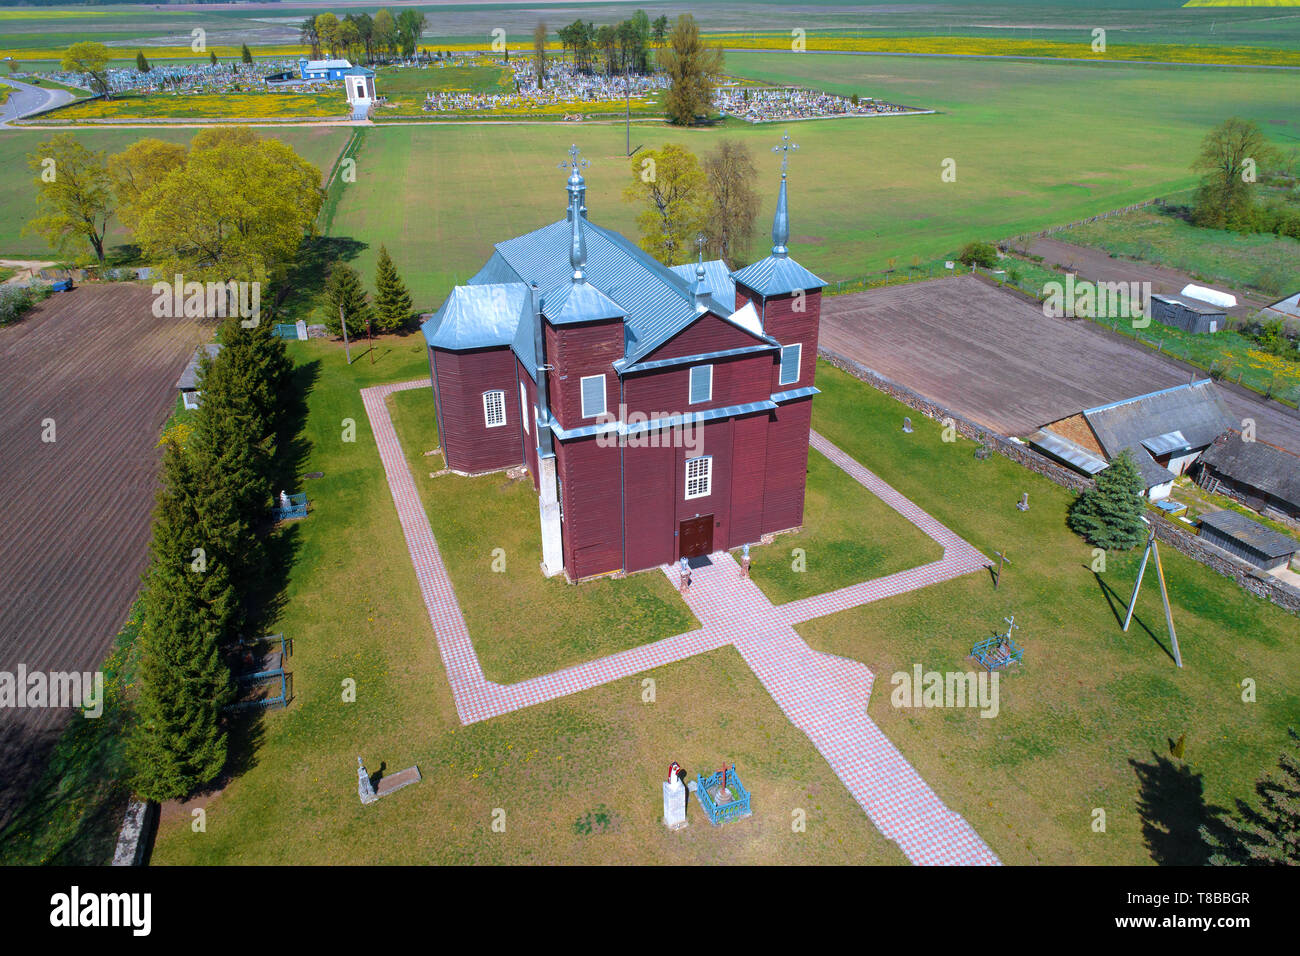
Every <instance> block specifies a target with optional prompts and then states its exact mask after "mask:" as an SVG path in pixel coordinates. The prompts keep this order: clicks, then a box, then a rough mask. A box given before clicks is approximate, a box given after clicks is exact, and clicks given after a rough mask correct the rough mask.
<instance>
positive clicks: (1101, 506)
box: [1069, 449, 1147, 551]
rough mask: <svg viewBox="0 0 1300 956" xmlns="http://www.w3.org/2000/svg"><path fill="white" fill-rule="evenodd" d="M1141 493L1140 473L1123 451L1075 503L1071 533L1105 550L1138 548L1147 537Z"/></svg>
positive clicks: (1070, 522) (1131, 459)
mask: <svg viewBox="0 0 1300 956" xmlns="http://www.w3.org/2000/svg"><path fill="white" fill-rule="evenodd" d="M1142 490H1143V489H1142V474H1141V472H1139V471H1138V468H1137V465H1136V464H1135V463H1134V461H1133V456H1132V455H1131V454H1130V453H1129V451H1128V449H1124V450H1123V451H1121V452H1120V453H1119V454H1118V455H1116V456H1115V457H1114V458H1113V459H1111V463H1110V464H1109V465H1108V466H1107V467H1106V468H1104V469H1102V471H1101V472H1099V473H1098V475H1097V479H1096V482H1095V484H1094V485H1093V486H1092V487H1091V488H1089V489H1087V490H1086V491H1084V492H1083V494H1081V495H1079V497H1078V498H1076V499H1075V500H1074V504H1073V505H1071V507H1070V514H1069V525H1070V528H1071V530H1073V531H1074V532H1075V533H1076V534H1079V535H1082V536H1083V537H1084V538H1086V539H1087V540H1088V541H1089V542H1090V543H1091V544H1094V545H1096V546H1097V547H1099V548H1105V549H1106V550H1107V551H1111V550H1115V551H1127V550H1128V549H1129V548H1134V547H1137V546H1138V545H1139V544H1141V543H1142V542H1143V541H1145V540H1146V537H1147V536H1146V530H1145V526H1144V525H1143V523H1142V515H1143V513H1144V512H1145V511H1146V506H1145V505H1144V504H1143V501H1142Z"/></svg>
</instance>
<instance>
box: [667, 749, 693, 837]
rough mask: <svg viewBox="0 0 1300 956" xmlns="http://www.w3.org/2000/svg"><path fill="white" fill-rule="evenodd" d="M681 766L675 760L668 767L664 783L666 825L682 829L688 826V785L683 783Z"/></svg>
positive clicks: (669, 827) (674, 828)
mask: <svg viewBox="0 0 1300 956" xmlns="http://www.w3.org/2000/svg"><path fill="white" fill-rule="evenodd" d="M680 773H681V768H680V767H678V766H677V761H675V760H674V761H673V764H672V766H671V767H669V768H668V779H667V780H665V781H664V783H663V792H664V826H666V827H667V828H668V829H670V830H680V829H681V828H682V827H684V826H686V823H687V821H686V787H684V786H683V785H682V779H681V776H680Z"/></svg>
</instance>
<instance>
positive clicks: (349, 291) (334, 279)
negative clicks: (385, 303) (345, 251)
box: [325, 262, 371, 338]
mask: <svg viewBox="0 0 1300 956" xmlns="http://www.w3.org/2000/svg"><path fill="white" fill-rule="evenodd" d="M325 296H326V298H327V299H328V300H329V303H330V304H329V309H328V311H327V312H326V315H325V327H326V328H327V329H329V330H330V332H332V333H333V334H334V335H339V336H341V335H342V334H343V327H342V325H341V324H340V322H339V309H340V308H342V310H343V315H344V316H346V317H347V323H348V335H349V336H351V337H352V338H357V337H358V336H362V335H365V334H366V323H367V322H368V321H369V320H370V319H371V309H370V303H369V301H367V299H366V290H365V287H364V286H362V284H361V276H359V275H357V271H356V270H355V269H353V268H352V267H351V266H349V265H346V264H345V263H342V262H336V263H334V268H333V269H331V270H330V277H329V280H328V281H327V282H326V283H325Z"/></svg>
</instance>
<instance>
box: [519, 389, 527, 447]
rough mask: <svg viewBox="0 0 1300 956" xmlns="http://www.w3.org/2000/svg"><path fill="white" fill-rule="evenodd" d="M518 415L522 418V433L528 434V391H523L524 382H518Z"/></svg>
mask: <svg viewBox="0 0 1300 956" xmlns="http://www.w3.org/2000/svg"><path fill="white" fill-rule="evenodd" d="M519 417H520V418H522V419H523V420H524V434H525V435H527V434H528V393H527V392H526V391H524V383H523V382H520V383H519Z"/></svg>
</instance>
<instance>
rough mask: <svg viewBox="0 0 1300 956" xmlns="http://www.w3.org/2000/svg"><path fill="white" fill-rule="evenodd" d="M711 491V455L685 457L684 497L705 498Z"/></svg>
mask: <svg viewBox="0 0 1300 956" xmlns="http://www.w3.org/2000/svg"><path fill="white" fill-rule="evenodd" d="M712 491H713V456H712V455H705V456H704V457H702V458H687V459H686V498H687V500H689V499H691V498H706V497H708V495H709V494H710V493H711V492H712Z"/></svg>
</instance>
